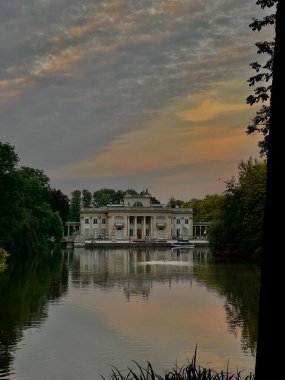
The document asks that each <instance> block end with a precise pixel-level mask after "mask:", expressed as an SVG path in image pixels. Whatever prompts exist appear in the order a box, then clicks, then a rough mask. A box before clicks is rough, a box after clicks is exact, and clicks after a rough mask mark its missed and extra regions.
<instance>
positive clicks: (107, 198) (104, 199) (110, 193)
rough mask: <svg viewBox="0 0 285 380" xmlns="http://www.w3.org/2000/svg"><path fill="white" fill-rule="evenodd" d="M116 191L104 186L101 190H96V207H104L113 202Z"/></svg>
mask: <svg viewBox="0 0 285 380" xmlns="http://www.w3.org/2000/svg"><path fill="white" fill-rule="evenodd" d="M115 195H116V191H115V190H114V189H107V188H103V189H101V190H97V191H94V193H93V205H94V206H95V207H103V206H107V205H108V204H110V203H112V200H113V199H114V198H115Z"/></svg>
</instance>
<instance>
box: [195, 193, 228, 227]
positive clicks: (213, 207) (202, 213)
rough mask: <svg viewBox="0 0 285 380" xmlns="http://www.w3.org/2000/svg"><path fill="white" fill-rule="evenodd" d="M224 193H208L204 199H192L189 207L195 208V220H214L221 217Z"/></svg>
mask: <svg viewBox="0 0 285 380" xmlns="http://www.w3.org/2000/svg"><path fill="white" fill-rule="evenodd" d="M223 199H224V196H223V195H219V194H212V195H210V194H208V195H206V197H205V198H204V199H195V198H194V199H191V200H190V201H189V205H188V207H191V208H193V220H194V222H212V221H215V220H217V219H219V217H220V210H221V207H222V204H223Z"/></svg>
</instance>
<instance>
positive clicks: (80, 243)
mask: <svg viewBox="0 0 285 380" xmlns="http://www.w3.org/2000/svg"><path fill="white" fill-rule="evenodd" d="M176 243H177V240H174V239H171V240H164V239H156V240H140V239H133V240H130V241H129V240H115V241H114V240H109V239H104V240H102V239H65V240H63V241H62V244H63V246H65V247H67V248H144V249H145V248H171V247H173V245H174V244H176ZM208 245H209V241H208V240H202V239H201V240H199V239H192V240H189V246H192V247H206V246H208ZM181 247H182V248H183V246H181Z"/></svg>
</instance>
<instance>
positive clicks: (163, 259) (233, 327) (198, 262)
mask: <svg viewBox="0 0 285 380" xmlns="http://www.w3.org/2000/svg"><path fill="white" fill-rule="evenodd" d="M73 269H74V270H73V272H72V282H73V284H74V285H75V286H81V287H84V286H89V285H90V284H96V285H98V286H99V287H102V288H105V289H107V288H113V287H116V288H120V289H122V291H123V292H124V294H125V297H126V300H127V301H130V299H131V297H132V296H138V295H141V296H142V297H143V298H144V299H146V300H147V299H148V298H149V297H150V295H151V290H152V288H153V280H155V281H156V282H167V284H168V286H169V287H171V284H172V282H173V281H174V282H175V283H179V282H181V281H184V282H185V281H187V282H189V283H190V284H191V283H192V280H193V278H195V280H197V281H199V282H200V283H204V284H205V285H206V286H207V288H208V289H215V290H216V291H217V292H218V293H219V294H221V295H223V296H225V301H224V308H225V312H226V318H227V323H228V330H229V331H230V333H232V334H233V335H234V336H238V334H239V331H241V337H240V339H241V346H242V349H243V351H244V352H245V353H247V354H250V355H253V356H254V355H255V353H256V342H257V320H258V302H259V283H260V268H259V266H258V265H256V264H252V263H246V262H244V261H243V262H239V261H235V262H232V261H229V260H225V261H224V260H219V259H218V260H217V259H215V258H214V257H213V256H212V255H211V253H210V251H209V249H207V248H195V249H194V250H193V249H186V248H180V249H172V250H171V249H168V250H167V249H161V250H159V249H145V250H143V249H130V250H123V249H115V250H114V249H112V250H108V249H105V250H103V249H100V250H96V249H95V250H82V249H77V250H75V251H74V257H73Z"/></svg>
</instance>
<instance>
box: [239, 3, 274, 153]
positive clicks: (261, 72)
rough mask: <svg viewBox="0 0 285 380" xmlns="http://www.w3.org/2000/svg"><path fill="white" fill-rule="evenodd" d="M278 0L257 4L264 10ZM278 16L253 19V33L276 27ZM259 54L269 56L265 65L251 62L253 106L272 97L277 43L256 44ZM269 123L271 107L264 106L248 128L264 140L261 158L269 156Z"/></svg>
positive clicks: (249, 99) (249, 81)
mask: <svg viewBox="0 0 285 380" xmlns="http://www.w3.org/2000/svg"><path fill="white" fill-rule="evenodd" d="M276 3H277V0H259V1H257V2H256V4H257V5H260V7H261V8H262V9H265V8H271V7H273V6H275V5H276ZM275 19H276V14H275V13H272V14H270V15H266V16H265V17H263V19H261V20H258V19H256V18H254V19H253V21H252V23H251V24H250V25H249V26H250V28H251V29H252V30H253V31H260V30H262V29H263V28H264V27H266V26H274V25H275ZM255 45H256V47H257V54H259V55H263V54H267V55H268V56H269V58H268V60H267V61H266V62H265V64H260V63H258V62H256V61H255V62H251V63H250V66H251V68H252V69H253V70H254V71H255V73H256V74H255V75H254V76H252V77H251V78H249V79H248V81H247V82H248V84H249V86H250V87H253V88H254V91H253V94H251V95H250V96H248V97H247V99H246V102H247V103H248V104H250V105H251V106H252V105H253V104H256V103H259V102H261V103H266V102H268V101H269V99H270V95H271V81H272V75H273V55H274V48H275V41H262V42H256V44H255ZM269 121H270V107H269V106H268V105H266V104H262V107H261V109H260V110H259V111H257V112H256V116H255V117H254V118H253V120H252V123H251V124H250V125H248V126H247V134H254V133H261V134H262V136H263V139H262V140H261V141H259V143H258V146H259V147H260V154H261V156H265V155H267V151H268V134H269Z"/></svg>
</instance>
